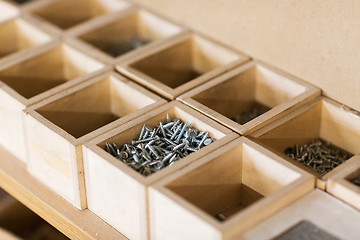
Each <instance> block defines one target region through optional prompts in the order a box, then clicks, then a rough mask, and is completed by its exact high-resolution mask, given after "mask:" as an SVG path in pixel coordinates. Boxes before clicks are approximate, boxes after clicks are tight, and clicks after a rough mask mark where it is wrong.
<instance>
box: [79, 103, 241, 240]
mask: <svg viewBox="0 0 360 240" xmlns="http://www.w3.org/2000/svg"><path fill="white" fill-rule="evenodd" d="M167 114H169V117H170V119H171V120H172V119H174V118H177V119H181V120H182V121H183V122H191V123H192V125H191V126H192V127H194V128H196V129H198V130H200V131H208V133H209V136H211V137H212V138H213V139H214V140H215V141H214V142H212V143H211V144H210V145H208V146H205V147H203V148H201V149H200V150H198V151H196V152H194V153H192V154H190V155H188V156H186V157H184V158H182V159H180V160H178V161H176V162H175V163H174V164H173V165H171V166H168V167H165V168H163V169H161V170H160V171H158V172H156V173H153V174H151V175H149V176H147V177H146V176H144V175H142V174H140V173H138V172H136V171H135V170H134V169H132V168H131V167H129V166H127V165H126V164H125V163H123V162H121V161H120V160H118V159H116V158H115V157H113V156H112V155H110V154H109V153H107V152H106V151H105V150H104V149H105V143H107V142H109V143H112V142H115V143H116V144H117V146H119V147H121V146H123V144H125V143H129V142H131V140H133V139H135V138H136V139H138V137H139V134H140V131H141V129H142V127H143V125H144V124H146V126H149V127H154V126H156V125H158V124H159V122H160V121H163V123H165V122H166V119H167ZM237 136H238V135H237V134H235V133H233V132H231V131H230V130H229V129H227V128H225V127H223V126H221V125H220V124H218V123H216V122H215V121H213V120H211V119H208V118H207V117H205V116H203V115H202V114H200V113H198V112H196V111H195V110H193V109H191V108H189V107H187V106H185V105H183V104H181V103H180V102H177V101H173V102H170V103H168V104H166V105H164V106H162V107H159V108H157V109H155V110H153V111H151V112H149V113H147V114H144V115H143V116H141V117H139V118H137V119H135V120H133V121H131V122H129V123H127V124H124V125H122V126H120V127H118V128H116V129H114V130H112V131H110V132H107V133H106V134H104V135H102V136H99V137H98V138H96V139H94V140H92V141H90V142H88V143H86V144H85V145H84V147H83V152H84V172H85V180H86V181H85V182H86V194H87V201H88V208H89V209H90V210H91V211H92V212H94V213H95V214H97V215H98V216H99V217H101V218H102V219H104V220H105V221H106V222H108V223H109V224H110V225H112V226H113V227H114V228H116V229H117V230H119V231H120V232H121V233H123V234H124V235H125V236H127V237H128V238H130V239H148V238H149V235H148V234H149V229H148V210H149V209H148V196H147V193H148V186H149V185H151V184H153V183H155V182H157V181H158V180H159V179H161V178H163V177H165V176H168V175H170V174H174V172H176V171H177V170H179V169H181V168H183V167H184V166H186V165H188V164H190V163H192V162H194V161H195V160H196V159H197V158H199V157H200V156H202V155H204V154H207V153H209V152H211V151H213V150H215V149H216V148H218V147H220V146H222V145H223V144H225V143H227V142H229V141H231V140H233V139H235V138H236V137H237Z"/></svg>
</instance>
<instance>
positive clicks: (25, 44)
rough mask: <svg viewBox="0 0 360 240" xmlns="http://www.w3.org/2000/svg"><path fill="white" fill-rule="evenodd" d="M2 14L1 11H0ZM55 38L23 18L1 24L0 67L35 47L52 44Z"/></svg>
mask: <svg viewBox="0 0 360 240" xmlns="http://www.w3.org/2000/svg"><path fill="white" fill-rule="evenodd" d="M0 13H1V9H0ZM51 40H53V38H52V37H51V36H50V35H49V34H48V33H46V32H44V31H42V30H40V29H38V28H36V27H35V26H33V25H32V24H30V23H28V22H27V21H25V20H24V19H22V18H13V19H10V20H8V21H4V22H1V23H0V65H1V64H2V63H6V62H8V61H9V60H10V58H19V57H21V55H20V54H23V53H24V52H26V51H29V50H30V51H31V50H32V49H33V48H34V47H36V46H40V45H43V44H45V43H48V42H50V41H51Z"/></svg>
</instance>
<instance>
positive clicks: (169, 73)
mask: <svg viewBox="0 0 360 240" xmlns="http://www.w3.org/2000/svg"><path fill="white" fill-rule="evenodd" d="M248 60H249V59H248V57H245V56H243V55H242V54H240V53H239V52H237V51H235V50H233V49H232V48H230V47H227V46H223V45H221V44H220V43H217V42H215V41H213V40H209V39H206V38H205V37H203V36H200V35H199V34H195V33H184V34H182V35H181V36H179V37H177V38H175V39H172V40H171V41H168V42H166V43H164V44H161V45H159V46H157V47H154V48H152V49H147V51H144V52H142V54H141V55H140V54H139V55H137V56H134V57H133V58H129V59H127V60H126V61H122V62H120V63H119V64H117V65H116V69H117V70H118V71H119V72H121V73H122V74H124V75H126V76H128V77H130V78H132V79H134V80H135V81H137V82H139V83H140V84H142V85H144V86H146V87H148V88H150V89H152V90H153V91H155V92H157V93H158V94H160V95H162V96H164V97H166V98H168V99H175V98H176V97H178V96H179V95H181V94H183V93H185V92H186V91H188V90H190V89H192V88H194V87H196V86H198V85H200V84H202V83H204V82H207V81H209V80H210V79H211V78H214V77H216V76H218V75H220V74H222V73H224V72H226V71H228V70H230V69H232V68H234V67H236V66H237V65H239V64H242V63H244V62H246V61H248Z"/></svg>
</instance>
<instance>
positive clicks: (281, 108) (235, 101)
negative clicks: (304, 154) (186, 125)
mask: <svg viewBox="0 0 360 240" xmlns="http://www.w3.org/2000/svg"><path fill="white" fill-rule="evenodd" d="M319 95H320V89H318V88H316V87H313V86H312V85H310V84H308V83H306V82H304V81H301V80H299V79H296V78H295V77H293V76H290V75H289V74H286V73H284V72H281V71H279V70H276V69H274V68H273V67H270V66H268V65H266V64H263V63H260V62H258V61H252V62H249V63H247V64H245V65H242V66H240V67H237V68H235V69H233V70H231V71H229V72H227V73H225V74H223V75H221V76H219V77H217V78H215V79H213V80H210V81H209V82H207V83H205V84H203V85H201V86H199V87H197V88H195V89H193V90H191V91H189V92H187V93H185V94H184V95H181V96H180V97H179V98H178V99H179V100H180V101H182V102H184V103H186V104H187V105H189V106H191V107H193V108H195V109H196V110H198V111H200V112H202V113H204V114H205V115H207V116H209V117H211V118H213V119H215V120H216V121H218V122H220V123H222V124H223V125H225V126H227V127H229V128H231V129H232V130H234V131H236V132H238V133H240V134H242V135H248V134H250V133H251V132H253V131H255V130H257V129H259V128H260V127H262V126H264V125H266V124H268V123H270V122H272V121H274V120H275V119H277V118H279V117H281V116H282V115H284V114H286V113H287V112H289V111H290V110H292V109H294V108H296V107H298V106H299V105H301V104H304V103H306V102H307V101H309V100H311V99H313V98H315V97H317V96H319ZM236 118H238V119H237V121H236Z"/></svg>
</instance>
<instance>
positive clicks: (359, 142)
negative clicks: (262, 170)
mask: <svg viewBox="0 0 360 240" xmlns="http://www.w3.org/2000/svg"><path fill="white" fill-rule="evenodd" d="M251 137H252V138H254V139H256V141H258V142H259V143H261V144H263V145H264V146H266V147H268V148H270V149H271V150H273V151H275V152H276V153H277V154H280V155H281V156H283V157H285V158H286V159H288V161H290V162H291V163H293V164H295V165H296V166H298V167H300V168H302V169H304V170H306V171H308V172H309V173H312V174H313V175H315V176H317V177H318V180H317V187H318V188H321V189H325V185H326V181H327V179H328V178H329V177H330V176H331V175H333V174H334V173H336V172H337V171H340V170H341V169H342V168H343V167H344V165H346V162H345V163H343V164H341V165H340V166H338V167H336V168H334V169H333V170H331V171H329V172H327V173H326V174H320V173H318V172H316V171H314V170H312V169H311V168H309V167H306V166H305V165H303V164H301V163H299V162H297V161H295V160H293V159H291V158H290V157H287V156H286V155H285V153H284V152H285V150H286V149H287V148H288V147H294V146H295V145H296V144H297V145H298V146H300V145H303V144H311V143H312V141H314V140H317V139H321V140H324V141H325V142H329V143H332V144H333V146H335V147H336V148H339V150H341V151H345V152H347V153H349V154H350V155H351V154H357V153H358V152H360V119H359V117H358V116H357V115H356V114H355V113H353V112H351V111H347V110H346V109H345V108H344V106H342V105H341V104H339V103H337V102H335V101H333V100H330V99H328V98H326V97H319V98H318V99H316V100H314V101H312V102H310V103H308V104H306V105H304V106H303V107H301V108H299V109H297V110H295V111H293V112H291V113H289V114H288V115H286V116H284V117H283V118H280V119H278V120H277V121H275V122H273V123H271V124H269V125H268V126H265V127H264V128H262V129H260V130H258V131H256V132H254V133H253V134H252V135H251Z"/></svg>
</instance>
